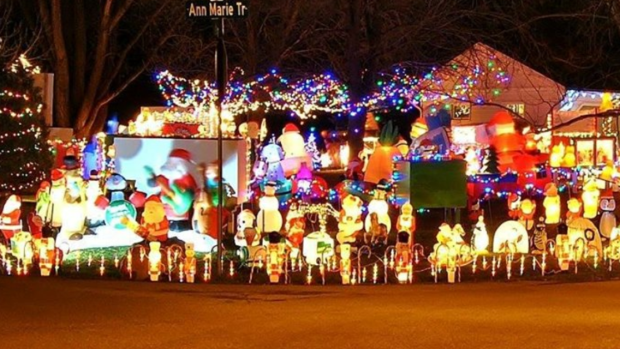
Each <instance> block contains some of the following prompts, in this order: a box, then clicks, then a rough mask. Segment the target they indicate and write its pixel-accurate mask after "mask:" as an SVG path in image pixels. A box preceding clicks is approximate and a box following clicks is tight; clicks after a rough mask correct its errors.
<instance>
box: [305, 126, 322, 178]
mask: <svg viewBox="0 0 620 349" xmlns="http://www.w3.org/2000/svg"><path fill="white" fill-rule="evenodd" d="M305 148H306V152H307V153H308V155H310V157H311V158H312V168H313V169H314V170H318V169H320V168H321V152H320V151H319V149H318V148H317V146H316V136H315V135H314V133H310V136H309V137H308V142H306V146H305Z"/></svg>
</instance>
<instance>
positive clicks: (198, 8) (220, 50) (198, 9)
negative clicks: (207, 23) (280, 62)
mask: <svg viewBox="0 0 620 349" xmlns="http://www.w3.org/2000/svg"><path fill="white" fill-rule="evenodd" d="M186 10H187V18H190V19H191V18H198V19H200V18H206V19H212V20H216V25H215V35H216V37H217V50H216V51H215V72H216V82H217V101H216V105H215V106H216V108H217V114H218V130H217V161H218V179H219V184H218V202H217V226H218V231H217V261H218V263H217V265H218V267H217V271H218V274H219V275H220V276H221V275H223V273H224V254H223V252H224V251H223V249H222V245H223V244H222V242H223V236H224V232H223V226H224V200H223V198H224V182H223V179H224V178H223V177H224V174H223V170H224V169H223V167H224V161H223V160H222V102H223V100H224V96H225V95H226V84H227V74H228V73H227V70H228V69H227V57H226V44H225V42H224V19H227V18H230V19H237V18H245V17H247V15H248V6H247V4H246V3H245V2H244V1H224V0H194V1H188V2H187V3H186ZM202 180H204V178H203V179H202Z"/></svg>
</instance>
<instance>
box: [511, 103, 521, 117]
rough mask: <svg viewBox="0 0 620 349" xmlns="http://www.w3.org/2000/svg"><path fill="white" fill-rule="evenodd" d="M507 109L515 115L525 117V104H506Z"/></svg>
mask: <svg viewBox="0 0 620 349" xmlns="http://www.w3.org/2000/svg"><path fill="white" fill-rule="evenodd" d="M506 108H508V109H509V110H511V111H512V112H513V113H515V114H517V115H519V116H524V115H525V104H523V103H511V104H506Z"/></svg>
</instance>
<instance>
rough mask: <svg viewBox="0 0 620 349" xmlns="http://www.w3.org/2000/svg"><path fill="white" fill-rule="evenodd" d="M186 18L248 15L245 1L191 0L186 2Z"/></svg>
mask: <svg viewBox="0 0 620 349" xmlns="http://www.w3.org/2000/svg"><path fill="white" fill-rule="evenodd" d="M186 10H187V18H210V19H221V18H244V17H247V16H248V6H247V3H246V2H245V1H224V0H193V1H188V2H187V3H186Z"/></svg>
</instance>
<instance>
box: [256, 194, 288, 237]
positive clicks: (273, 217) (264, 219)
mask: <svg viewBox="0 0 620 349" xmlns="http://www.w3.org/2000/svg"><path fill="white" fill-rule="evenodd" d="M275 194H276V184H275V183H274V182H268V183H267V185H266V186H265V196H263V197H262V198H260V200H259V203H258V207H259V208H260V211H258V217H257V220H256V223H257V227H256V229H257V230H258V231H259V232H260V233H263V234H268V233H272V232H280V229H281V228H282V214H280V211H279V210H278V209H279V206H280V203H279V202H278V198H276V195H275Z"/></svg>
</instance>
